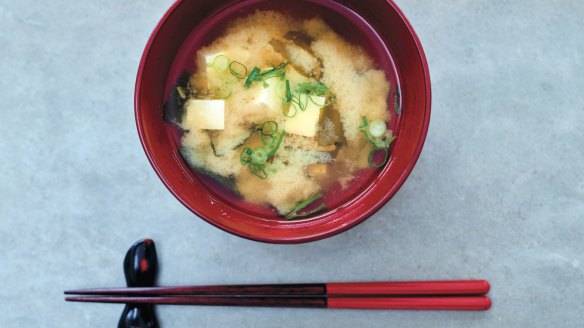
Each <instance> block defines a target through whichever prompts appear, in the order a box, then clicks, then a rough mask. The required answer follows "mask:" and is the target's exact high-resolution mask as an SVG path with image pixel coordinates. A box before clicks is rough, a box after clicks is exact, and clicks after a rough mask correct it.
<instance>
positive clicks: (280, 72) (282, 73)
mask: <svg viewBox="0 0 584 328" xmlns="http://www.w3.org/2000/svg"><path fill="white" fill-rule="evenodd" d="M287 65H288V63H282V64H280V66H278V67H275V68H272V69H269V70H267V71H265V72H262V73H261V74H260V76H261V78H262V80H264V81H265V80H267V79H271V78H273V77H279V78H281V79H284V78H285V77H286V66H287Z"/></svg>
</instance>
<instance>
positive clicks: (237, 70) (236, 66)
mask: <svg viewBox="0 0 584 328" xmlns="http://www.w3.org/2000/svg"><path fill="white" fill-rule="evenodd" d="M229 71H230V72H231V75H233V76H235V77H236V78H238V79H240V80H243V79H245V77H246V76H247V67H246V66H245V65H243V64H242V63H240V62H237V61H233V62H231V64H230V65H229Z"/></svg>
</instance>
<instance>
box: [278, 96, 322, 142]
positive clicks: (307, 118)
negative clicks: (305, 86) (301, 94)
mask: <svg viewBox="0 0 584 328" xmlns="http://www.w3.org/2000/svg"><path fill="white" fill-rule="evenodd" d="M312 100H313V101H310V100H308V104H307V106H306V109H305V110H300V108H297V111H296V115H294V116H293V117H287V118H286V124H285V129H286V132H287V133H292V134H297V135H300V136H305V137H314V136H316V132H317V131H318V122H319V120H320V114H321V109H322V108H323V106H321V105H317V104H322V105H324V104H325V103H326V98H325V97H316V96H313V97H312Z"/></svg>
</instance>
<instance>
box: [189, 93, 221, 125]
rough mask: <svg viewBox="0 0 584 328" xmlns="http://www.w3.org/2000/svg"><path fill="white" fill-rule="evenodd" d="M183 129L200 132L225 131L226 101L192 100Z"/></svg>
mask: <svg viewBox="0 0 584 328" xmlns="http://www.w3.org/2000/svg"><path fill="white" fill-rule="evenodd" d="M182 125H183V127H184V128H186V129H189V128H192V127H195V128H197V129H200V130H223V129H225V101H223V100H200V99H191V100H189V102H188V103H187V106H186V113H185V116H184V118H183V123H182Z"/></svg>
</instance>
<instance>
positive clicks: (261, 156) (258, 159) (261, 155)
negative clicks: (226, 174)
mask: <svg viewBox="0 0 584 328" xmlns="http://www.w3.org/2000/svg"><path fill="white" fill-rule="evenodd" d="M251 159H252V160H253V162H254V163H257V164H265V163H266V162H267V161H268V152H267V151H265V149H262V148H258V149H256V150H254V151H253V152H252V154H251Z"/></svg>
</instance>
